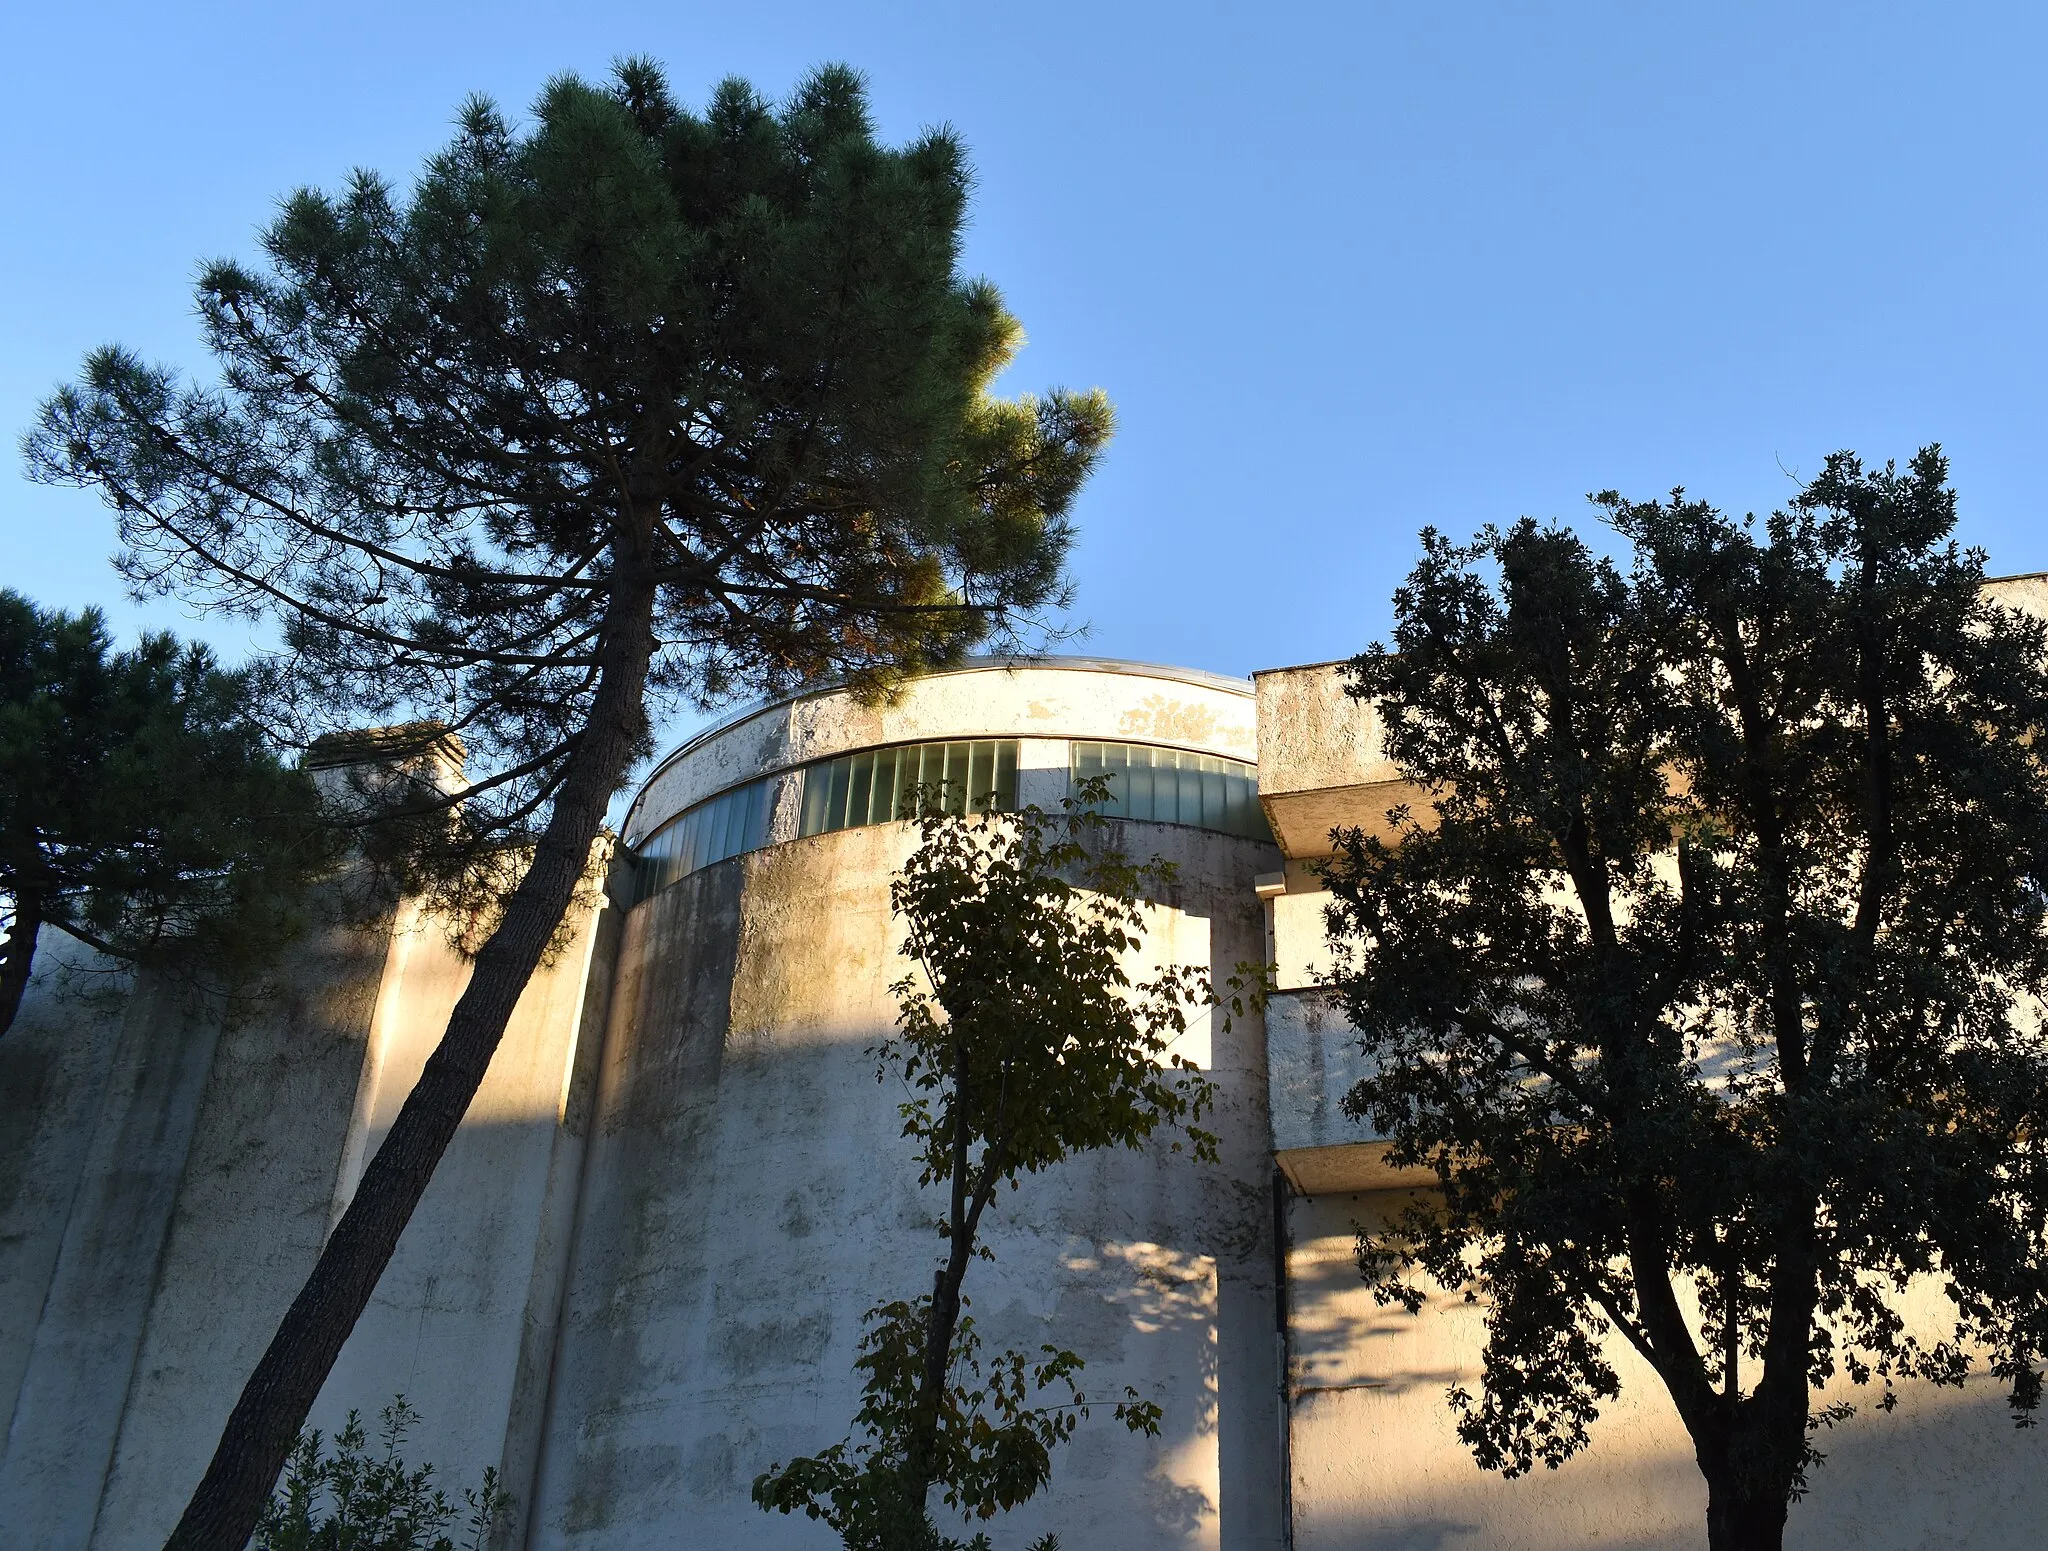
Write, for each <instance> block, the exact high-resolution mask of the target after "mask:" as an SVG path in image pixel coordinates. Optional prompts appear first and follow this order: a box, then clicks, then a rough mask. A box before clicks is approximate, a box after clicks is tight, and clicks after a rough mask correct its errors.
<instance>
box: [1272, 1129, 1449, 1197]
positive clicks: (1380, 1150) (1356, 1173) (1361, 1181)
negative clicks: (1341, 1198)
mask: <svg viewBox="0 0 2048 1551" xmlns="http://www.w3.org/2000/svg"><path fill="white" fill-rule="evenodd" d="M1388 1148H1389V1144H1388V1143H1386V1142H1343V1143H1339V1144H1338V1145H1337V1146H1335V1147H1285V1148H1282V1149H1281V1150H1279V1151H1278V1152H1276V1153H1274V1154H1273V1161H1274V1162H1275V1163H1277V1164H1279V1165H1280V1172H1281V1173H1283V1174H1285V1175H1286V1176H1287V1183H1288V1184H1290V1185H1292V1186H1293V1187H1294V1188H1295V1189H1296V1190H1297V1191H1298V1192H1300V1193H1301V1194H1302V1195H1305V1196H1336V1195H1355V1194H1359V1193H1362V1192H1364V1191H1368V1190H1421V1189H1428V1188H1429V1187H1431V1186H1433V1185H1435V1184H1436V1175H1435V1174H1433V1173H1431V1172H1430V1171H1429V1170H1428V1169H1401V1168H1396V1167H1394V1166H1393V1165H1392V1164H1390V1163H1388V1162H1387V1152H1388Z"/></svg>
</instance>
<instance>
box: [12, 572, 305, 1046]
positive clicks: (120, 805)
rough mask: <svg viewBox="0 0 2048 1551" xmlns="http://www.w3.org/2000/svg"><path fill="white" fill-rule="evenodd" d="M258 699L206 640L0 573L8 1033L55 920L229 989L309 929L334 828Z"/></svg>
mask: <svg viewBox="0 0 2048 1551" xmlns="http://www.w3.org/2000/svg"><path fill="white" fill-rule="evenodd" d="M254 701H255V697H254V695H253V693H252V685H251V684H250V681H249V678H248V676H247V675H246V674H242V673H230V672H227V671H224V670H223V669H221V668H220V667H219V666H217V665H216V664H215V662H214V659H213V657H212V654H211V653H210V652H208V651H207V650H206V649H205V648H204V647H202V646H197V645H190V646H181V645H179V643H178V642H177V641H176V640H175V639H174V638H173V637H171V636H170V635H167V634H162V633H152V634H148V635H145V636H144V637H143V638H142V640H141V641H140V642H139V643H138V644H137V645H136V646H135V647H134V648H133V649H132V650H130V651H125V652H117V651H115V650H114V648H113V642H112V640H111V638H110V637H109V636H108V634H107V628H106V621H105V619H104V618H103V616H102V615H101V614H100V612H99V611H98V610H97V609H87V610H86V611H84V612H83V613H81V614H66V613H64V612H62V611H57V610H44V609H40V608H38V607H36V605H35V604H33V603H31V602H30V601H29V600H28V599H26V598H24V597H22V596H21V595H20V594H19V593H15V592H9V591H6V590H4V589H0V902H4V907H0V908H4V919H5V923H6V927H7V937H6V940H5V941H4V942H0V1034H4V1033H5V1032H6V1030H7V1029H8V1028H9V1027H10V1026H11V1025H12V1024H13V1022H14V1015H15V1013H16V1012H17V1011H18V1010H19V1008H20V1006H21V998H22V993H23V992H24V991H25V990H26V989H27V986H28V982H29V975H30V972H31V970H32V969H33V967H34V961H35V952H36V942H37V939H38V936H39V934H40V930H41V929H42V928H45V927H47V928H49V929H51V930H53V931H60V932H64V933H67V934H68V935H70V936H72V937H75V938H77V939H78V940H79V941H80V942H83V943H85V944H86V945H88V946H89V947H92V948H95V949H97V950H98V951H99V952H101V953H103V954H106V955H107V956H109V957H110V958H113V959H115V960H118V961H121V962H124V963H128V964H134V965H140V966H145V967H147V968H150V969H152V970H154V971H155V972H156V973H157V974H158V975H159V976H160V977H167V978H169V979H170V980H172V981H175V982H179V983H182V984H184V985H186V986H187V987H192V988H198V989H201V990H204V991H207V992H210V993H213V994H215V995H224V996H228V997H236V996H238V995H239V994H240V993H241V992H242V991H243V990H245V989H247V988H248V987H249V986H250V985H251V982H252V980H253V978H254V977H255V976H256V975H257V974H258V973H259V972H260V971H261V970H262V968H263V967H264V966H265V965H266V964H267V963H268V962H269V961H270V960H271V958H272V957H273V956H274V955H275V954H276V953H277V951H278V950H279V949H280V948H282V947H283V946H284V944H285V943H287V942H288V941H289V940H290V939H291V938H292V936H293V935H295V933H296V932H297V931H298V930H299V929H300V926H301V925H302V923H303V921H304V918H305V917H304V911H303V909H302V905H303V902H304V896H305V890H306V888H307V886H308V885H309V884H310V883H312V882H313V880H314V879H316V878H317V877H319V876H320V875H321V874H322V873H323V872H324V871H325V870H326V869H327V868H328V867H330V866H331V865H332V864H333V863H334V861H335V860H336V844H335V842H336V839H337V836H336V833H335V831H333V830H332V829H331V828H330V827H329V826H328V825H327V824H326V823H325V821H324V820H323V818H322V815H321V812H320V804H319V799H318V795H317V793H316V792H315V791H314V788H313V784H312V781H311V780H310V779H309V778H308V777H307V776H305V775H303V774H301V773H300V772H299V771H297V770H294V769H292V768H290V767H288V766H287V765H286V764H285V763H284V762H283V761H282V760H281V759H280V757H279V754H278V751H277V750H276V749H275V748H273V747H272V746H271V744H270V742H269V740H268V739H267V738H266V737H265V735H264V733H263V730H262V729H261V727H260V726H259V725H258V723H257V721H256V720H255V717H254V710H255V704H254Z"/></svg>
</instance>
